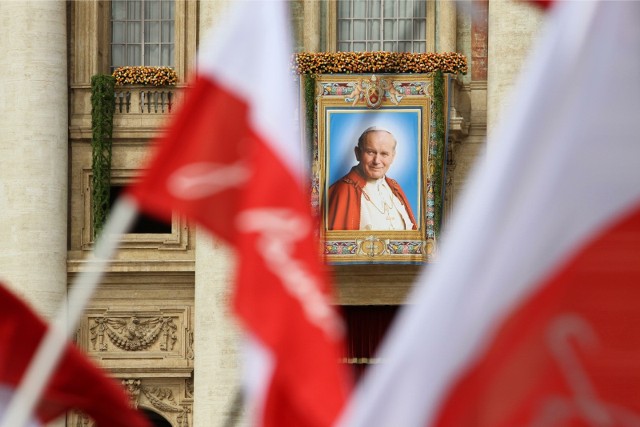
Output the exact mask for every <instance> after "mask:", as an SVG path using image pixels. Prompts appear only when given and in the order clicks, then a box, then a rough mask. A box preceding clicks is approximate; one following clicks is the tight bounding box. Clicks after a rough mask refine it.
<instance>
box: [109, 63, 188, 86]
mask: <svg viewBox="0 0 640 427" xmlns="http://www.w3.org/2000/svg"><path fill="white" fill-rule="evenodd" d="M112 75H113V77H115V79H116V86H122V85H127V84H128V85H146V86H175V84H176V83H177V82H178V75H177V74H176V72H175V70H174V69H173V68H169V67H146V66H130V67H118V68H116V69H115V70H114V71H113V74H112Z"/></svg>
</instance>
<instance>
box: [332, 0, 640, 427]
mask: <svg viewBox="0 0 640 427" xmlns="http://www.w3.org/2000/svg"><path fill="white" fill-rule="evenodd" d="M547 13H548V16H547V23H546V24H547V25H546V27H545V28H544V31H543V32H542V37H541V39H540V40H539V43H538V44H537V46H536V49H535V50H534V54H533V55H532V56H531V57H530V59H529V61H528V62H527V63H526V64H525V67H524V70H525V71H524V74H523V76H522V78H521V79H520V81H519V83H518V84H517V86H516V89H515V90H514V98H513V100H512V102H511V103H510V104H509V105H510V106H511V108H510V109H509V111H506V112H505V113H504V115H503V117H502V119H503V120H504V121H503V123H502V124H501V125H499V127H498V128H497V129H495V131H494V132H493V133H492V135H491V137H490V142H489V153H488V155H487V157H486V159H485V160H483V162H482V164H481V166H480V167H479V169H478V170H476V172H475V173H474V174H473V175H472V176H471V178H470V185H469V187H468V188H467V191H466V193H465V195H464V196H463V197H462V199H461V201H460V202H459V203H458V205H457V208H456V212H455V213H454V215H453V217H452V219H451V221H450V222H449V228H448V230H447V231H446V232H445V235H444V236H443V238H442V246H441V253H440V258H439V260H438V262H437V263H436V264H434V265H433V266H430V268H429V269H428V270H427V271H425V272H424V273H423V275H422V276H421V278H420V281H419V283H418V285H417V288H416V290H415V292H414V293H413V294H412V295H411V297H410V299H409V304H408V305H407V306H406V308H405V309H403V310H402V312H401V313H400V314H399V319H398V321H397V322H396V323H395V324H394V325H393V326H392V329H391V332H390V336H389V339H387V340H385V342H384V343H383V347H382V350H381V353H380V355H379V357H381V359H382V360H383V361H384V362H383V363H382V364H380V365H377V366H375V367H374V368H373V369H372V370H371V371H369V374H370V375H365V378H364V381H363V382H362V383H361V387H359V388H358V389H357V391H356V393H355V398H354V399H353V401H352V402H351V404H350V406H349V408H348V409H347V411H346V412H345V415H344V418H343V419H342V420H341V425H344V426H349V427H365V426H366V427H382V426H385V427H392V426H403V427H412V426H421V427H423V426H475V427H485V426H486V427H502V426H504V427H507V426H529V427H537V426H545V427H549V426H614V425H615V426H636V425H640V400H639V399H638V394H637V390H639V389H640V328H637V327H636V325H637V323H638V320H639V319H640V185H638V183H640V143H639V138H638V130H637V126H636V122H637V121H638V117H640V79H638V75H639V74H638V73H640V55H639V54H638V52H640V25H638V22H639V19H640V3H638V2H610V1H602V2H599V1H589V2H572V1H567V2H556V3H555V4H553V5H552V6H551V7H550V8H549V10H548V12H547Z"/></svg>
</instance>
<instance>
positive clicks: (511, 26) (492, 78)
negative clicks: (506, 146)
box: [487, 0, 543, 149]
mask: <svg viewBox="0 0 640 427" xmlns="http://www.w3.org/2000/svg"><path fill="white" fill-rule="evenodd" d="M542 18H543V14H542V11H540V10H539V9H538V8H537V7H535V6H533V5H531V4H528V3H527V2H515V1H511V0H491V1H490V2H489V36H488V37H489V39H488V41H489V43H488V44H489V63H488V70H487V129H488V133H489V134H491V131H492V129H493V128H494V126H495V124H496V122H497V121H498V120H499V119H500V114H501V113H502V112H503V111H506V110H507V105H506V104H507V103H510V102H513V101H512V100H510V99H509V94H510V91H511V88H512V87H513V84H514V83H515V79H516V78H517V77H518V75H519V73H520V68H521V66H522V64H523V61H524V60H525V59H526V57H527V55H528V54H529V50H530V47H531V44H532V42H533V41H534V39H535V37H536V35H537V33H538V31H539V29H540V25H541V22H542ZM488 148H489V149H492V147H488Z"/></svg>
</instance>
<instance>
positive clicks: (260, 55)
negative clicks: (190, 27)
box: [198, 0, 306, 182]
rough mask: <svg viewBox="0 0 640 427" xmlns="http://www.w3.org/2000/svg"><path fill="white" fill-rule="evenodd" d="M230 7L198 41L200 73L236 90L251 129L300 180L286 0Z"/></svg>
mask: <svg viewBox="0 0 640 427" xmlns="http://www.w3.org/2000/svg"><path fill="white" fill-rule="evenodd" d="M275 3H281V4H280V5H276V4H275ZM233 6H234V7H233V8H232V9H233V10H230V11H229V12H230V13H229V16H228V17H225V18H224V20H223V21H222V22H221V25H220V27H216V29H215V31H214V32H212V33H211V34H210V35H209V37H208V38H207V39H205V40H204V42H203V43H202V46H201V48H200V52H205V53H206V54H202V55H200V56H199V57H198V69H199V72H200V73H201V74H202V75H207V76H210V77H211V78H212V79H215V80H216V81H218V82H220V83H221V84H223V85H224V86H225V87H227V88H232V89H233V90H235V91H237V95H238V96H239V97H240V98H242V99H244V100H245V101H246V102H247V104H249V105H250V109H249V111H250V115H251V120H252V125H253V128H254V129H256V130H257V131H258V132H260V133H261V136H262V137H263V139H264V140H265V141H266V142H268V143H269V144H272V145H273V151H274V152H275V153H276V154H277V155H278V156H279V157H280V158H281V159H282V160H283V162H284V163H285V164H286V165H287V166H288V167H289V169H291V171H292V173H293V174H294V175H295V176H297V177H299V178H300V179H299V182H303V174H304V173H306V167H305V157H304V156H303V155H302V145H301V143H300V139H299V138H298V136H297V134H296V129H295V127H294V126H295V121H294V114H295V112H296V111H297V108H296V106H295V105H294V102H295V99H296V96H295V93H294V87H293V80H294V76H293V74H292V73H291V71H290V69H289V65H290V64H291V55H292V53H293V50H292V47H291V44H290V40H291V38H290V37H289V34H283V33H282V32H286V31H289V28H290V27H289V24H288V20H289V17H288V16H287V7H286V6H288V3H283V2H282V1H281V0H264V1H239V2H236V3H234V5H233ZM275 6H278V7H275ZM280 6H282V7H280ZM239 23H240V24H239ZM244 28H252V29H253V30H252V31H243V29H244ZM273 28H277V29H279V30H280V31H274V30H273ZM256 35H258V36H257V37H258V39H259V40H260V43H259V44H258V43H256Z"/></svg>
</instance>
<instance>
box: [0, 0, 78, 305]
mask: <svg viewBox="0 0 640 427" xmlns="http://www.w3.org/2000/svg"><path fill="white" fill-rule="evenodd" d="M36 23H37V24H36ZM0 26H1V27H2V30H3V32H4V34H5V36H3V37H0V52H1V53H0V55H1V59H2V60H0V75H2V79H3V81H2V87H3V89H2V96H1V97H0V129H2V139H1V140H0V206H2V209H1V210H0V280H1V281H5V282H6V283H7V284H8V285H9V286H10V287H12V288H14V289H16V290H17V291H18V293H19V294H20V295H22V296H23V297H24V298H26V299H27V300H28V301H29V302H30V303H32V304H33V305H34V306H35V308H36V309H37V310H38V311H40V312H41V313H42V314H43V315H45V316H47V317H52V315H53V314H54V313H55V312H56V311H57V310H58V307H59V305H60V303H61V301H62V299H63V298H64V296H65V293H66V257H67V253H66V251H67V97H66V93H67V62H66V58H67V44H66V38H67V29H66V6H65V2H59V1H24V2H16V1H12V2H2V5H0ZM9 35H10V36H9Z"/></svg>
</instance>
